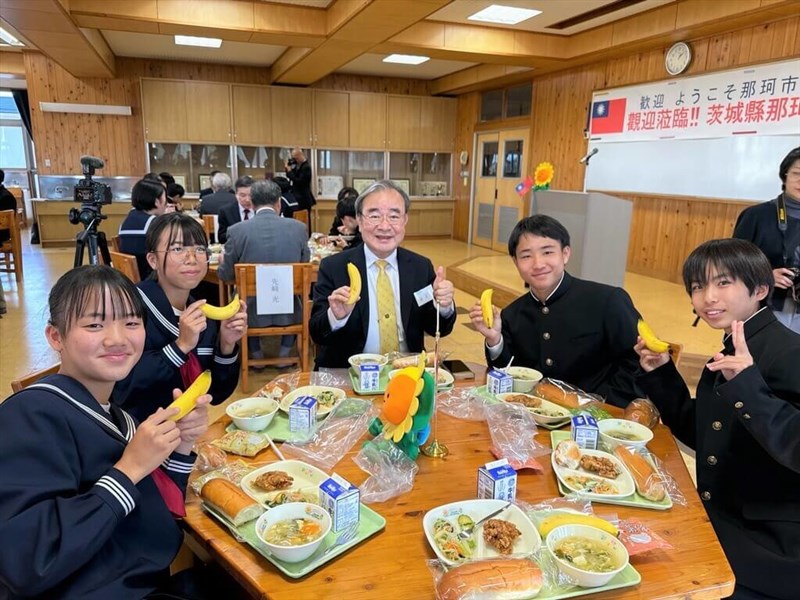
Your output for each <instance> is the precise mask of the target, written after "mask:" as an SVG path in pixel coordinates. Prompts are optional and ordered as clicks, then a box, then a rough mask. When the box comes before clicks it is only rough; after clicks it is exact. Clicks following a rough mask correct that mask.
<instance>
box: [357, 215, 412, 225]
mask: <svg viewBox="0 0 800 600" xmlns="http://www.w3.org/2000/svg"><path fill="white" fill-rule="evenodd" d="M361 216H362V218H363V219H364V220H365V221H366V222H367V223H369V224H370V225H373V226H375V225H380V224H381V223H383V220H384V219H386V221H388V222H389V225H392V226H394V225H400V223H402V222H403V218H404V217H405V215H401V214H400V213H389V214H386V215H382V214H381V213H370V214H368V215H361Z"/></svg>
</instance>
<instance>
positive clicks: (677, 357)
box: [667, 342, 683, 367]
mask: <svg viewBox="0 0 800 600" xmlns="http://www.w3.org/2000/svg"><path fill="white" fill-rule="evenodd" d="M667 343H668V344H669V355H670V356H671V357H672V362H674V363H675V366H676V367H677V366H678V365H679V364H680V362H681V354H683V344H677V343H675V342H667Z"/></svg>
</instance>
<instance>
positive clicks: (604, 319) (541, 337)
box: [469, 215, 639, 406]
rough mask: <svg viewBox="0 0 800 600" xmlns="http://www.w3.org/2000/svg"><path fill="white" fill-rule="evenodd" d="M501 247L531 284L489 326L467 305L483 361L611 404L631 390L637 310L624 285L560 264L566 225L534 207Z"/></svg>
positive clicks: (622, 401)
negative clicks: (482, 343) (523, 370)
mask: <svg viewBox="0 0 800 600" xmlns="http://www.w3.org/2000/svg"><path fill="white" fill-rule="evenodd" d="M508 253H509V254H510V255H511V258H512V260H513V261H514V265H515V266H516V267H517V271H518V272H519V275H520V277H522V279H523V281H524V282H525V283H527V284H528V285H529V286H530V292H528V293H526V294H525V295H524V296H521V297H520V298H517V299H516V300H515V301H514V302H512V303H511V304H510V305H509V306H507V307H506V308H504V309H503V311H502V312H501V311H500V310H499V309H497V308H494V323H493V326H492V328H491V329H490V328H488V327H486V325H485V324H484V322H483V316H482V313H481V307H480V303H476V304H475V306H473V307H472V310H470V313H469V316H470V319H471V320H472V324H473V325H474V326H475V329H477V330H478V332H479V333H480V334H481V335H483V337H484V338H486V348H485V352H486V362H487V364H488V365H489V366H490V367H505V366H506V365H507V364H508V363H509V361H510V360H511V358H512V357H513V358H514V364H515V365H517V366H520V367H531V368H533V369H537V370H539V371H541V372H542V373H543V374H544V376H545V377H552V378H554V379H560V380H562V381H564V382H566V383H569V384H572V385H575V386H577V387H579V388H581V389H583V390H584V391H586V392H592V393H596V394H599V395H601V396H603V397H604V398H605V399H606V401H607V402H609V403H611V404H614V405H616V406H627V404H628V403H629V402H630V401H631V400H633V399H634V398H636V397H637V396H638V395H639V394H638V393H637V390H636V386H635V384H634V377H635V373H636V371H637V369H638V364H637V362H638V361H637V357H636V353H635V352H634V351H633V344H635V343H636V322H637V320H638V319H639V313H638V312H636V309H635V308H634V307H633V303H632V302H631V299H630V296H628V294H627V293H626V292H625V290H623V289H621V288H617V287H613V286H610V285H605V284H602V283H595V282H593V281H584V280H582V279H577V278H575V277H572V276H571V275H570V274H569V273H567V272H566V270H565V267H566V265H567V263H568V262H569V258H570V253H571V248H570V240H569V232H568V231H567V230H566V228H565V227H564V226H563V225H562V224H561V223H559V222H558V221H556V220H555V219H554V218H552V217H548V216H546V215H535V216H532V217H526V218H524V219H522V220H521V221H520V222H519V223H517V225H516V227H514V230H513V231H512V232H511V237H510V238H509V240H508Z"/></svg>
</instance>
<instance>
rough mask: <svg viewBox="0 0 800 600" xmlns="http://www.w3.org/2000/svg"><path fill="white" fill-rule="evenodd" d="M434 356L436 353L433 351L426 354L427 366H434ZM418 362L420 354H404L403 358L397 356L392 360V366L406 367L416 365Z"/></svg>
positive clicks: (395, 367)
mask: <svg viewBox="0 0 800 600" xmlns="http://www.w3.org/2000/svg"><path fill="white" fill-rule="evenodd" d="M433 358H434V355H433V353H432V352H431V353H430V354H426V355H425V366H426V367H432V366H433ZM417 363H419V354H414V355H412V356H403V357H402V358H395V359H394V360H393V361H392V368H393V369H405V368H407V367H416V366H417Z"/></svg>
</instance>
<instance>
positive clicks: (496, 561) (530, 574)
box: [427, 551, 558, 600]
mask: <svg viewBox="0 0 800 600" xmlns="http://www.w3.org/2000/svg"><path fill="white" fill-rule="evenodd" d="M546 554H547V553H546V552H544V551H539V552H535V553H534V554H532V555H531V556H526V557H515V558H487V559H484V560H473V561H469V562H464V563H461V564H460V565H457V566H455V567H448V566H447V565H445V564H444V563H442V562H441V561H438V560H429V561H428V563H427V564H428V569H429V570H430V572H431V575H432V576H433V583H434V586H435V588H436V598H437V600H504V599H506V598H535V597H536V596H537V595H538V594H539V592H540V591H541V590H543V589H544V590H547V589H549V588H552V587H553V586H554V584H557V581H558V571H557V569H556V570H555V571H554V570H553V569H554V565H552V564H549V561H547V560H546Z"/></svg>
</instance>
